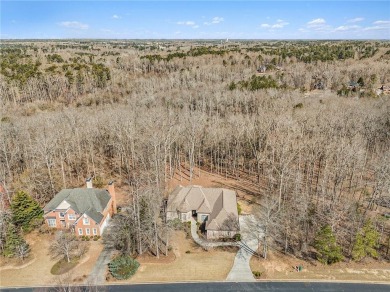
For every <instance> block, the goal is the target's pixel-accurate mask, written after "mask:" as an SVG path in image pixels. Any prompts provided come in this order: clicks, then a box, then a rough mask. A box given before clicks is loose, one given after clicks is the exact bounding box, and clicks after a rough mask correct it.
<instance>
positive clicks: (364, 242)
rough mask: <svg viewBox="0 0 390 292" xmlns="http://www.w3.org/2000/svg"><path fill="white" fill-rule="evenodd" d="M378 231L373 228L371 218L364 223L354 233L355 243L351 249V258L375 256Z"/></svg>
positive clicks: (360, 258) (358, 259) (376, 253)
mask: <svg viewBox="0 0 390 292" xmlns="http://www.w3.org/2000/svg"><path fill="white" fill-rule="evenodd" d="M378 241H379V233H378V231H376V230H375V227H374V225H373V224H372V222H371V220H368V221H367V222H366V224H364V226H363V228H362V229H361V230H360V231H359V232H358V233H357V234H356V239H355V245H354V246H353V249H352V258H353V259H354V260H356V261H361V260H362V259H364V258H365V257H366V256H371V257H377V256H378V252H377V250H376V249H377V248H378Z"/></svg>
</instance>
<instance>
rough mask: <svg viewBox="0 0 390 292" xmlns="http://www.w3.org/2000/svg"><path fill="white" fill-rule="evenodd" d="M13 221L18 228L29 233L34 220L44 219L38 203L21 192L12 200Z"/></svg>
mask: <svg viewBox="0 0 390 292" xmlns="http://www.w3.org/2000/svg"><path fill="white" fill-rule="evenodd" d="M11 210H12V214H13V217H12V221H13V223H14V224H15V225H16V226H17V227H22V228H23V230H25V231H28V230H30V228H31V223H32V221H33V220H34V219H40V218H42V214H43V211H42V209H41V207H40V206H39V204H38V202H37V201H35V200H34V199H33V198H32V197H31V196H29V195H28V194H26V193H25V192H23V191H19V192H18V193H16V195H15V196H14V197H13V198H12V203H11Z"/></svg>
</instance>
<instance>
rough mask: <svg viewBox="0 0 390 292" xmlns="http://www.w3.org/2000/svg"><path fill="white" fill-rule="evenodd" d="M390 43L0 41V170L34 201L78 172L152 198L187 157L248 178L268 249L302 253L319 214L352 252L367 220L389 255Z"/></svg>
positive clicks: (79, 177)
mask: <svg viewBox="0 0 390 292" xmlns="http://www.w3.org/2000/svg"><path fill="white" fill-rule="evenodd" d="M389 51H390V44H389V43H388V42H358V41H349V42H330V41H329V42H317V41H313V42H230V43H223V44H220V43H219V41H218V42H168V41H166V42H158V43H157V42H148V43H147V42H132V41H112V42H110V41H99V42H88V41H57V42H21V43H13V42H4V43H2V44H1V53H2V55H1V75H0V104H1V111H0V114H1V122H0V127H1V131H0V179H1V180H2V181H3V184H4V186H5V188H6V190H8V193H9V194H10V197H12V194H13V193H14V192H16V191H18V190H25V191H26V192H28V193H29V194H30V195H31V196H32V197H33V198H34V199H36V200H37V201H38V202H39V203H40V204H41V205H43V204H45V203H47V202H48V201H49V200H50V199H51V198H52V197H53V196H54V195H55V194H56V192H58V191H59V190H60V189H62V188H66V187H68V188H69V187H75V186H80V185H83V184H84V180H85V178H86V177H88V176H90V175H93V176H94V177H95V178H99V180H103V181H105V180H107V181H108V179H111V178H115V179H117V180H118V181H120V182H121V183H123V184H126V185H128V186H129V187H130V189H134V188H135V187H136V186H138V185H139V184H143V185H148V186H151V187H153V188H154V189H156V190H159V194H158V196H160V195H161V194H166V192H167V191H169V190H167V188H166V185H165V183H166V182H167V181H168V180H169V179H170V178H171V177H172V176H173V175H174V173H175V172H176V171H179V169H180V168H181V167H186V168H188V169H189V173H190V177H191V176H192V175H194V173H193V169H194V167H196V166H197V167H200V168H202V169H205V170H208V171H210V172H213V173H218V174H223V175H225V176H229V177H233V178H237V179H239V180H242V181H245V182H248V183H250V184H252V185H255V186H256V187H257V188H258V194H257V202H258V203H259V204H260V205H261V206H262V208H263V211H260V213H261V214H262V215H261V216H263V217H264V216H265V215H264V214H265V212H264V210H268V211H269V212H268V213H267V214H268V217H269V218H268V219H269V220H268V221H269V222H270V226H269V227H270V229H269V230H271V231H270V233H269V234H268V235H269V240H270V242H272V245H273V246H274V247H275V248H278V249H281V250H284V251H285V252H287V253H293V254H302V253H303V254H305V253H307V252H308V249H309V246H310V245H312V244H313V243H314V239H315V236H316V234H317V232H318V231H319V230H320V228H321V227H323V226H325V225H329V226H330V227H331V230H332V231H333V232H334V234H335V236H336V238H337V241H338V243H339V244H340V245H341V246H342V250H343V254H344V255H346V256H351V254H352V249H353V247H354V244H355V242H356V235H357V234H358V233H359V232H360V230H361V228H363V226H364V224H365V223H366V222H367V220H368V219H369V218H370V219H371V220H372V222H373V225H374V227H375V229H376V230H377V231H378V232H379V234H380V239H379V241H380V246H379V247H378V250H379V252H380V256H382V257H387V258H388V257H389V256H390V255H389V244H390V226H389V225H390V223H389V219H388V218H386V217H385V216H383V214H385V213H387V214H389V213H390V209H389V208H390V205H389V204H390V193H389V192H390V97H389V94H388V92H386V86H389V84H390V66H389V56H390V54H389ZM260 66H265V67H266V68H267V69H266V71H265V73H257V69H258V68H259V67H260ZM318 82H321V84H322V85H323V86H322V87H321V89H315V90H313V89H314V88H317V87H316V86H315V85H316V84H317V83H318ZM351 82H355V83H357V84H358V85H356V86H353V87H351V86H350V83H351ZM382 85H384V90H379V88H380V87H381V86H382ZM129 195H130V194H129ZM148 196H150V194H148ZM6 200H8V196H4V197H3V201H6ZM5 205H7V204H5ZM5 205H3V206H2V208H3V210H2V214H3V215H2V220H3V221H2V224H3V225H2V226H3V227H2V228H3V230H5V229H4V228H5V227H4V226H5V225H6V223H4V222H7V220H8V219H7V218H8V217H7V216H5V215H4V214H5V213H7V211H6V209H7V208H6V206H5ZM268 221H267V222H268ZM2 240H4V239H2Z"/></svg>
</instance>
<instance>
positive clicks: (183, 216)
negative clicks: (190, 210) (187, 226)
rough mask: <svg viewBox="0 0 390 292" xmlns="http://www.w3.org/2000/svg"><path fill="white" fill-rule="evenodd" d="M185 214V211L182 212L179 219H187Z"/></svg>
mask: <svg viewBox="0 0 390 292" xmlns="http://www.w3.org/2000/svg"><path fill="white" fill-rule="evenodd" d="M186 215H187V214H186V213H182V214H181V219H182V220H184V221H186V220H187V216H186Z"/></svg>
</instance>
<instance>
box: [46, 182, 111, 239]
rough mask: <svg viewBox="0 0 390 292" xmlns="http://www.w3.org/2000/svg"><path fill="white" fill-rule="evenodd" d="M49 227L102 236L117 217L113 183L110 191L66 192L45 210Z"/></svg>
mask: <svg viewBox="0 0 390 292" xmlns="http://www.w3.org/2000/svg"><path fill="white" fill-rule="evenodd" d="M43 210H44V215H43V216H44V219H45V222H46V224H47V226H49V227H51V228H58V229H66V228H68V229H71V230H72V231H74V232H75V234H76V235H78V236H82V235H87V236H91V235H102V234H103V232H104V229H105V228H106V227H107V224H108V222H109V221H110V219H111V217H112V215H113V214H115V213H116V199H115V188H114V184H113V182H110V183H109V185H108V188H107V190H101V189H95V188H93V187H92V179H91V178H89V179H87V188H75V189H63V190H61V191H60V192H59V193H58V194H57V195H55V196H54V198H53V199H52V200H51V201H50V202H49V203H48V204H47V205H46V206H45V207H44V208H43Z"/></svg>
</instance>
